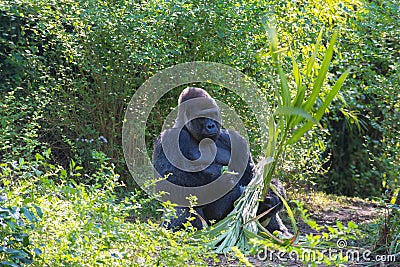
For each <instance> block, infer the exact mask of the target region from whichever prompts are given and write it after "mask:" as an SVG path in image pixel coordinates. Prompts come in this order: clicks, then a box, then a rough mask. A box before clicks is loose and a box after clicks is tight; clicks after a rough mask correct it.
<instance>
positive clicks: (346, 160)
mask: <svg viewBox="0 0 400 267" xmlns="http://www.w3.org/2000/svg"><path fill="white" fill-rule="evenodd" d="M267 21H269V22H274V24H275V25H277V32H278V36H279V38H280V42H281V47H280V50H281V53H282V56H283V57H282V59H283V64H284V69H285V73H289V72H290V69H291V58H292V57H293V58H295V59H296V60H297V62H299V67H300V71H302V72H304V71H305V70H306V68H307V65H306V62H307V60H308V58H309V57H310V55H311V53H312V51H313V50H314V45H313V44H314V43H315V40H316V39H317V36H318V33H319V32H320V30H321V29H324V30H325V32H327V33H328V34H327V35H326V37H328V36H330V34H331V33H332V32H333V31H334V30H337V32H338V34H339V36H338V45H337V46H336V50H335V52H334V55H333V62H332V64H331V67H330V70H329V73H331V74H330V76H328V82H327V83H326V84H325V85H324V86H323V88H322V90H321V94H322V96H323V97H325V96H326V95H324V94H327V92H329V91H330V89H331V87H332V86H333V81H335V80H337V78H338V77H339V76H340V75H341V74H342V73H343V72H344V71H345V70H346V69H347V68H349V67H351V68H352V71H351V73H350V75H349V77H348V78H347V80H346V83H345V84H344V85H343V89H342V90H341V91H340V92H339V94H340V96H339V97H338V98H337V99H335V100H334V102H333V103H332V105H331V109H330V110H329V113H328V114H327V116H324V117H323V118H322V120H321V125H322V126H323V130H322V131H321V130H318V131H317V130H312V131H310V133H309V134H308V135H307V136H305V137H303V138H302V139H301V141H300V142H297V143H296V144H295V145H294V146H292V147H288V151H287V155H286V159H287V160H286V161H285V162H281V163H280V166H279V170H278V171H279V176H280V177H281V178H283V179H284V180H285V181H286V182H287V184H288V185H292V187H293V188H302V187H303V186H304V185H310V184H311V185H313V187H314V188H315V189H321V190H324V191H326V192H329V193H337V194H345V195H356V196H361V197H377V196H380V194H381V193H383V192H385V191H387V190H389V189H391V190H393V189H394V191H395V190H396V189H398V187H399V183H400V181H399V176H398V174H399V173H400V167H399V166H400V158H399V155H400V137H399V134H398V133H399V132H400V117H399V114H400V93H399V90H398V88H399V86H400V70H399V68H400V66H399V64H400V27H399V21H400V9H399V8H398V3H397V1H395V0H387V1H384V0H372V1H367V0H365V1H361V0H357V1H350V0H336V1H270V0H262V1H259V0H248V1H242V3H241V4H237V3H236V4H235V3H233V2H229V1H211V0H195V1H184V0H178V1H159V0H150V1H139V0H138V1H109V0H89V1H82V0H59V1H56V0H46V1H45V0H12V1H9V0H5V1H1V2H0V95H1V97H0V125H1V127H0V177H1V180H0V227H1V229H0V230H1V233H0V237H2V240H4V241H2V243H0V249H1V250H2V251H3V252H4V253H3V254H0V261H3V262H9V264H10V265H11V266H12V264H14V263H15V264H22V263H24V262H25V263H29V262H30V261H31V260H32V259H33V258H34V257H37V258H38V262H40V263H38V265H41V264H42V263H46V264H48V265H52V266H53V265H54V266H62V265H70V264H76V265H80V266H81V265H82V264H83V263H82V262H79V261H81V260H82V259H84V258H85V259H90V261H91V262H88V263H86V264H88V266H90V264H95V262H96V261H98V260H100V261H101V262H97V263H96V264H102V263H103V264H105V265H111V264H117V265H119V264H121V263H122V264H126V262H130V261H131V260H132V257H133V256H132V255H133V254H130V253H134V254H135V256H134V257H135V260H136V263H137V265H143V266H149V264H159V265H177V264H178V265H179V264H186V265H187V264H190V263H193V262H198V261H201V260H200V258H199V256H198V255H201V254H204V253H206V252H205V250H204V249H203V248H202V247H201V246H186V245H185V246H184V248H185V249H184V250H181V249H180V248H179V246H180V244H186V243H187V242H188V241H189V240H190V238H191V236H190V235H187V234H185V233H182V236H179V235H176V236H175V235H173V234H171V233H168V232H165V231H163V230H160V229H158V227H157V226H155V225H153V224H151V223H147V222H144V221H143V220H142V221H140V220H139V219H137V218H146V216H145V215H143V214H141V215H137V216H136V215H135V216H136V217H137V218H136V217H135V220H134V222H133V223H130V222H126V220H125V218H126V215H127V214H128V213H129V214H137V213H140V212H139V211H138V209H137V207H139V206H140V205H139V204H143V203H140V201H145V202H146V205H147V206H149V207H150V208H149V209H152V213H151V214H155V212H154V208H153V207H151V206H152V204H151V203H152V202H151V200H146V199H145V198H143V196H141V197H139V196H135V197H131V195H129V193H127V192H129V191H133V190H134V188H135V184H134V182H133V180H132V178H131V177H130V175H129V173H128V172H127V171H126V167H125V162H124V158H123V154H122V149H121V128H122V122H123V115H124V111H125V110H124V109H125V107H126V104H127V103H128V102H129V100H130V98H131V97H132V95H133V94H134V92H135V90H136V89H137V88H138V87H139V86H140V85H141V84H142V83H143V82H144V81H145V80H146V79H147V78H149V77H151V76H152V75H153V74H155V73H156V72H157V71H159V70H161V69H163V68H165V67H168V66H171V65H174V64H177V63H182V62H188V61H196V60H198V61H213V62H219V63H224V64H227V65H229V66H232V67H235V68H237V69H238V70H240V71H242V72H244V73H245V74H247V75H249V76H250V77H251V78H252V79H253V80H254V81H256V82H257V83H258V85H259V86H260V88H262V89H263V91H264V92H265V94H266V96H267V97H268V99H269V100H270V104H271V106H274V101H275V99H274V98H273V94H272V92H273V91H274V88H276V86H277V81H276V75H275V74H274V70H273V68H272V63H271V62H272V61H271V60H272V59H271V57H270V53H268V52H269V51H268V47H269V44H268V36H267V34H266V27H265V25H266V22H267ZM327 42H328V40H327V39H326V38H325V39H323V40H322V43H323V44H324V46H326V44H327ZM324 46H321V49H320V51H319V53H320V54H321V55H322V54H323V53H324V48H323V47H324ZM285 55H286V57H285ZM285 60H286V61H285ZM320 64H322V62H320V61H318V60H317V61H316V67H315V69H314V70H313V72H312V73H311V75H312V76H314V77H316V76H317V75H318V72H317V70H318V69H319V66H320ZM294 82H295V81H292V83H294ZM203 86H204V84H203ZM205 86H207V87H208V88H210V94H211V95H212V96H213V97H215V98H217V99H219V100H221V101H223V102H224V103H226V104H228V105H230V106H232V107H234V108H235V109H236V111H237V112H238V114H240V115H241V116H242V119H243V121H244V123H245V124H246V127H247V129H248V131H249V137H250V142H251V149H252V154H253V157H254V158H255V159H257V157H258V156H261V155H262V151H263V150H262V149H261V148H262V147H263V146H264V144H262V143H261V141H260V133H259V130H258V128H257V125H256V124H255V122H254V120H253V119H254V116H253V115H252V114H251V112H250V109H249V108H248V107H247V106H246V104H245V103H244V102H243V101H242V100H240V99H239V97H238V96H237V95H235V94H233V93H231V92H229V91H227V90H225V89H224V88H219V87H218V86H215V85H205ZM180 90H181V88H176V90H175V89H174V90H172V91H171V92H169V93H168V94H166V95H165V96H164V97H163V99H162V100H161V101H159V103H157V106H156V107H155V108H154V109H153V111H152V113H151V116H150V119H149V120H148V122H147V125H148V128H147V131H146V134H147V135H148V136H147V139H148V140H147V141H148V145H149V147H151V143H152V140H154V138H155V137H156V136H157V135H158V134H159V132H160V129H161V125H162V122H163V120H164V118H165V117H166V115H167V114H168V112H169V110H170V107H174V106H175V105H176V99H177V96H178V95H179V93H180ZM291 93H292V94H293V96H294V94H295V92H291ZM319 105H320V104H318V103H317V105H315V106H314V107H313V108H314V109H315V110H317V109H318V107H319ZM49 149H50V150H49ZM50 151H51V152H50ZM40 155H43V156H40ZM113 166H115V169H114V167H113ZM321 166H322V167H321ZM116 173H119V174H121V177H119V178H118V179H117V174H116ZM122 185H124V186H122ZM116 192H118V193H121V194H127V195H128V199H127V200H123V201H122V200H121V199H119V198H118V197H117V195H116ZM118 196H119V195H118ZM122 199H124V198H123V197H122ZM135 201H136V202H137V203H136V202H135ZM132 202H135V203H136V204H135V203H132ZM138 203H139V204H138ZM131 206H133V207H136V208H132V207H131ZM392 210H393V211H396V212H397V213H395V215H396V216H393V217H391V220H393V218H398V209H395V208H393V209H392ZM147 216H148V215H147ZM396 223H397V224H396ZM393 224H394V225H395V226H398V221H395V222H393ZM397 234H398V233H397ZM391 235H392V238H393V236H394V237H395V236H396V234H394V235H393V233H391ZM121 240H124V241H123V242H121ZM149 240H157V241H154V243H151V242H149ZM397 240H398V239H397ZM167 246H168V247H172V249H171V251H168V252H165V250H164V249H163V248H165V247H167ZM110 251H112V252H110ZM114 252H115V253H114ZM163 253H166V254H165V255H164V254H163ZM3 255H4V256H3ZM156 255H157V256H159V255H163V256H165V257H164V258H163V259H162V260H166V261H168V262H158V263H157V262H156V261H157V260H158V258H159V257H154V256H156ZM75 256H76V257H75ZM78 256H79V257H78ZM3 264H4V263H3Z"/></svg>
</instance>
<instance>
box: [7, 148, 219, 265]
mask: <svg viewBox="0 0 400 267" xmlns="http://www.w3.org/2000/svg"><path fill="white" fill-rule="evenodd" d="M48 156H49V155H48ZM45 158H46V156H43V157H42V156H40V155H37V156H36V160H35V161H33V162H26V161H24V160H22V159H21V160H20V162H14V163H10V164H2V165H1V172H0V181H1V183H2V184H3V185H4V186H3V188H2V190H1V195H2V196H3V199H2V202H3V201H4V200H5V199H8V200H7V203H8V205H10V206H11V207H18V206H19V207H22V208H20V209H17V208H7V209H5V208H2V209H1V210H0V218H1V226H2V229H1V232H0V235H1V237H3V240H4V241H3V242H2V243H1V249H2V254H0V255H1V256H0V259H1V260H2V261H6V260H8V261H9V262H11V263H15V264H20V265H23V264H26V263H32V265H33V266H43V265H50V266H113V265H118V266H155V265H161V266H182V265H185V266H186V265H188V266H189V265H196V266H197V265H202V264H203V265H205V262H206V260H207V259H208V258H210V259H212V258H213V256H212V254H210V253H209V252H207V249H206V246H204V245H203V243H202V242H203V241H201V240H194V239H193V237H192V235H193V233H191V232H185V231H182V232H177V233H172V232H170V231H167V230H166V229H164V228H162V227H160V225H159V224H158V223H155V222H150V221H148V222H143V221H141V220H140V218H139V217H131V215H130V214H131V213H134V214H139V213H140V210H141V209H142V207H141V206H142V205H143V204H145V202H149V201H150V200H149V199H147V200H146V199H143V198H142V199H138V196H136V195H134V194H132V195H130V196H126V197H125V198H123V199H118V198H117V196H116V193H115V190H116V188H118V187H120V186H122V184H120V183H119V182H118V175H117V174H116V173H115V172H114V168H113V167H112V166H111V165H110V164H108V162H103V163H102V164H101V167H100V168H99V169H98V171H97V172H96V173H94V174H92V175H91V176H88V175H85V174H83V175H84V176H85V177H87V179H90V180H92V181H97V182H93V183H92V185H85V184H83V183H76V182H74V180H72V179H71V178H73V176H75V175H78V173H82V172H83V171H84V170H83V169H81V168H79V166H76V165H75V166H73V168H72V169H71V170H70V171H69V172H67V171H66V170H64V169H63V168H61V167H58V166H54V165H52V164H48V163H46V162H44V161H43V160H44V159H45ZM10 178H11V180H10ZM99 179H100V180H99ZM54 180H58V181H60V182H59V183H55V182H54ZM2 206H3V205H2ZM27 207H29V209H28V208H27ZM31 207H32V208H31ZM39 207H40V208H39ZM33 208H34V210H36V214H37V215H38V216H36V215H34V213H32V212H31V211H30V210H32V209H33ZM22 214H24V215H25V217H26V218H25V219H24V220H22V217H21V216H22ZM4 219H5V220H4ZM28 223H29V224H28ZM33 224H34V227H33V226H31V225H33ZM194 241H195V242H194ZM34 247H36V248H34ZM3 255H4V256H3ZM11 266H14V265H11Z"/></svg>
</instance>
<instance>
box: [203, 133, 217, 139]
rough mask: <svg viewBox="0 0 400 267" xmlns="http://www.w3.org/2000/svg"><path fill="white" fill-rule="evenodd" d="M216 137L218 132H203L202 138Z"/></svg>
mask: <svg viewBox="0 0 400 267" xmlns="http://www.w3.org/2000/svg"><path fill="white" fill-rule="evenodd" d="M217 137H218V133H212V134H203V138H211V139H215V138H217Z"/></svg>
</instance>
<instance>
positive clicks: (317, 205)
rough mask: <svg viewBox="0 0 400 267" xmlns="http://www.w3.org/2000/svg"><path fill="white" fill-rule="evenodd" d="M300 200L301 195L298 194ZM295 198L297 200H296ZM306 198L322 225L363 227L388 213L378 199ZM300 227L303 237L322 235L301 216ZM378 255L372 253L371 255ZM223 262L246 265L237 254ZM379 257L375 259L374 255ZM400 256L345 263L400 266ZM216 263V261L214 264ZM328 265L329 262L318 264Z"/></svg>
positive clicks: (251, 259) (254, 260)
mask: <svg viewBox="0 0 400 267" xmlns="http://www.w3.org/2000/svg"><path fill="white" fill-rule="evenodd" d="M295 197H296V198H297V199H298V197H299V196H295ZM296 198H294V199H296ZM302 200H303V201H304V203H305V207H306V208H307V210H308V213H309V214H310V218H311V219H313V220H315V221H316V222H317V223H318V224H319V225H321V226H334V225H336V222H337V221H340V222H342V224H343V225H347V223H348V222H350V221H353V222H354V223H356V224H358V225H359V226H360V227H362V226H363V225H367V224H371V223H373V222H374V221H376V219H377V218H378V217H382V216H384V214H385V209H384V207H383V206H382V205H380V204H379V203H377V202H372V201H367V200H363V199H359V198H347V197H337V196H329V195H328V196H327V195H324V194H322V193H313V194H309V195H308V196H307V197H304V195H303V196H302ZM282 217H283V220H284V221H285V224H286V225H290V223H289V222H288V221H286V220H285V216H284V215H283V216H282ZM297 226H298V228H299V230H300V236H305V235H306V234H309V233H315V234H318V232H316V231H315V230H313V229H311V228H310V227H309V226H308V225H307V224H305V223H304V222H303V221H302V220H301V219H298V220H297ZM355 242H358V243H359V244H358V245H357V246H360V247H363V248H364V249H371V250H372V249H373V244H370V245H368V244H365V242H367V241H366V240H356V241H355ZM375 256H376V255H374V254H371V258H374V257H375ZM219 259H220V262H219V263H218V266H245V265H244V264H240V263H239V262H238V261H237V260H236V259H235V258H234V257H229V256H227V255H220V256H219ZM247 259H248V260H249V262H250V263H251V264H252V265H253V266H262V267H264V266H294V267H297V266H304V265H303V264H302V263H301V262H300V261H291V260H289V259H287V261H286V260H285V261H281V262H279V261H278V260H276V259H274V260H273V261H268V260H260V258H259V257H257V256H247ZM374 259H375V258H374ZM399 260H400V257H399V255H397V259H396V260H395V262H393V260H392V261H391V262H382V261H381V262H378V261H369V262H366V261H362V260H360V261H358V262H349V263H348V264H346V265H343V266H390V267H395V266H397V267H399V266H400V262H399ZM212 265H215V264H212ZM318 266H325V265H322V264H321V265H318Z"/></svg>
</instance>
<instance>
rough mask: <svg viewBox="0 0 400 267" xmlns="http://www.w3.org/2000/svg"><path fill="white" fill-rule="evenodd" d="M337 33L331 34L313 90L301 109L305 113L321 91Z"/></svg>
mask: <svg viewBox="0 0 400 267" xmlns="http://www.w3.org/2000/svg"><path fill="white" fill-rule="evenodd" d="M337 36H338V33H337V31H336V32H334V33H333V35H332V38H331V41H330V43H329V46H328V48H327V49H326V51H325V56H324V60H323V61H322V66H321V69H320V70H319V72H318V76H317V79H316V80H315V82H314V85H313V89H312V91H311V95H310V97H309V99H308V100H307V101H306V103H305V104H304V105H303V108H304V109H305V110H307V111H310V110H311V108H312V107H313V105H314V103H315V101H316V99H317V97H318V95H319V92H320V91H321V88H322V85H323V83H324V80H325V78H326V74H327V73H328V68H329V64H330V63H331V59H332V55H333V47H334V45H335V42H336V39H337Z"/></svg>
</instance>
